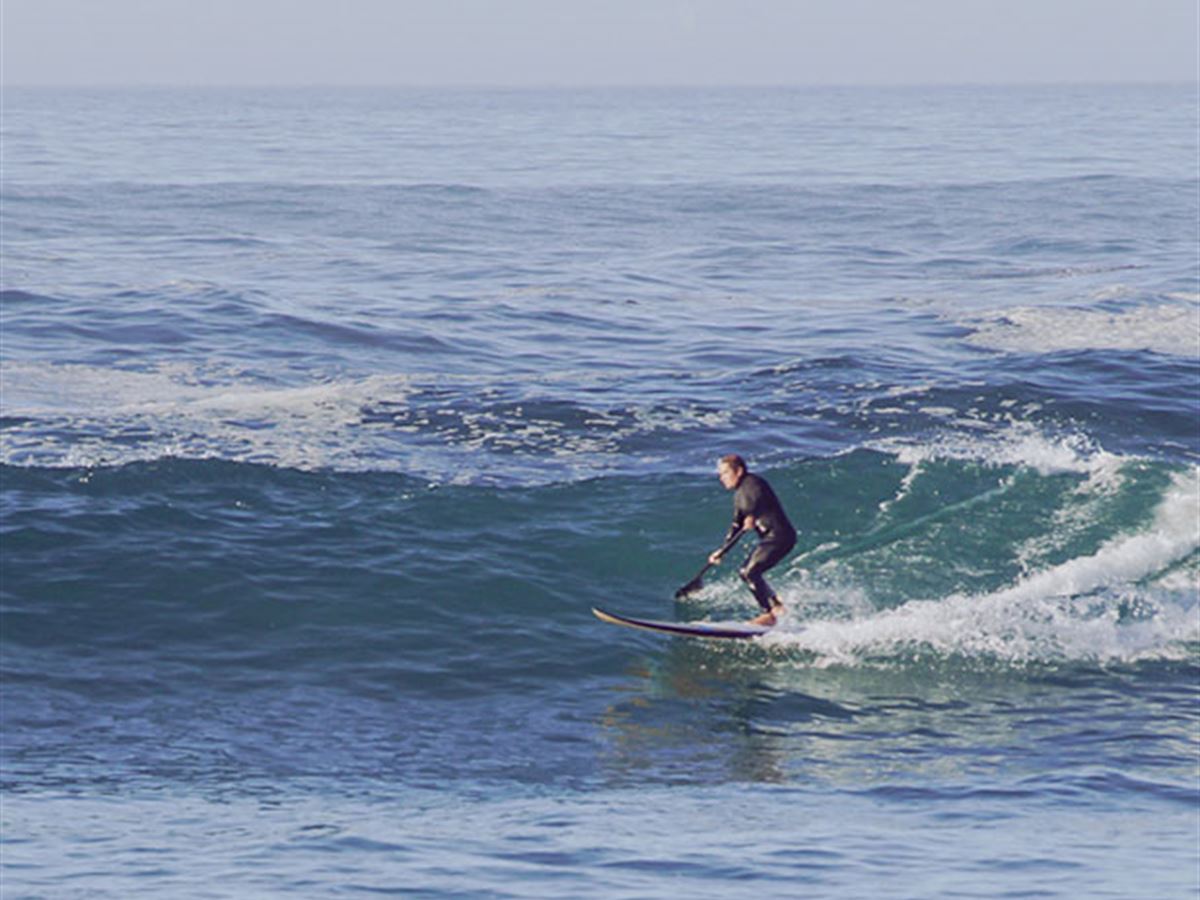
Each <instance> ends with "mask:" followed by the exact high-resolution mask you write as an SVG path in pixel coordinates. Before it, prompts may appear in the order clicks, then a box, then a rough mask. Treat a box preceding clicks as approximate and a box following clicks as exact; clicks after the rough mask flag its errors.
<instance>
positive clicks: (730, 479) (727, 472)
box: [717, 462, 746, 491]
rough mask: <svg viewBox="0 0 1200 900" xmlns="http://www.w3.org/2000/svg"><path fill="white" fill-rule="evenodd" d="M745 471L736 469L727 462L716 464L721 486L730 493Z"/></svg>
mask: <svg viewBox="0 0 1200 900" xmlns="http://www.w3.org/2000/svg"><path fill="white" fill-rule="evenodd" d="M745 471H746V470H745V469H739V468H736V467H735V466H731V465H730V464H729V463H727V462H720V463H717V477H718V478H720V479H721V486H722V487H723V488H725V490H727V491H732V490H733V489H734V488H735V487H737V486H738V482H739V481H741V480H742V475H743V474H744V473H745Z"/></svg>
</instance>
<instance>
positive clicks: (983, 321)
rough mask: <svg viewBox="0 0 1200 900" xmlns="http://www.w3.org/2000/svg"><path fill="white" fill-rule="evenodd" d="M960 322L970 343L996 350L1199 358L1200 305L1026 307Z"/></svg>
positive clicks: (1177, 303) (1179, 303)
mask: <svg viewBox="0 0 1200 900" xmlns="http://www.w3.org/2000/svg"><path fill="white" fill-rule="evenodd" d="M960 324H963V325H966V326H967V327H969V328H972V329H974V333H973V334H971V335H970V336H969V337H968V338H967V340H968V341H969V342H970V343H973V344H976V345H978V346H981V347H988V348H991V349H994V350H1005V351H1010V352H1016V353H1054V352H1058V351H1064V350H1151V351H1154V352H1157V353H1166V354H1173V355H1177V356H1187V357H1193V358H1195V357H1200V306H1198V305H1196V304H1194V303H1186V302H1174V303H1158V304H1147V305H1144V306H1139V307H1137V308H1134V309H1130V310H1126V311H1123V312H1106V311H1104V310H1098V309H1089V308H1077V307H1059V306H1053V307H1051V306H1021V307H1015V308H1009V309H1004V310H1000V311H997V312H994V313H990V314H988V315H985V316H982V317H978V318H973V319H970V320H967V321H964V322H961V323H960Z"/></svg>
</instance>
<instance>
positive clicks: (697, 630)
mask: <svg viewBox="0 0 1200 900" xmlns="http://www.w3.org/2000/svg"><path fill="white" fill-rule="evenodd" d="M592 613H593V614H594V615H595V616H596V618H597V619H599V620H600V621H601V622H609V623H611V624H613V625H624V626H625V627H626V628H641V629H642V630H643V631H657V632H658V633H659V634H675V635H679V636H681V637H695V638H725V639H735V640H736V639H739V638H740V639H742V640H745V639H747V638H756V637H762V636H763V635H764V634H766V633H767V632H768V631H770V630H771V628H772V627H773V626H771V625H747V624H746V623H745V622H659V621H656V620H654V619H635V618H633V617H632V616H619V615H617V614H616V613H610V612H605V611H604V610H602V609H598V608H596V607H594V606H593V607H592Z"/></svg>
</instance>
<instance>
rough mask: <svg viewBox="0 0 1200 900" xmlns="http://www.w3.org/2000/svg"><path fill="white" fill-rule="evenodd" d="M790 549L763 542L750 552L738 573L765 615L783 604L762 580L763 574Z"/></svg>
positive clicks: (765, 580) (763, 579) (764, 580)
mask: <svg viewBox="0 0 1200 900" xmlns="http://www.w3.org/2000/svg"><path fill="white" fill-rule="evenodd" d="M790 549H791V548H790V547H780V546H778V545H776V544H771V543H768V542H766V541H764V542H763V543H761V544H759V545H758V546H757V547H755V548H754V549H753V550H752V551H751V552H750V555H749V556H748V557H746V562H745V564H744V565H743V566H742V568H741V569H740V570H739V571H738V574H739V575H741V576H742V581H744V582H746V584H747V585H748V586H749V587H750V591H751V593H753V594H754V599H755V600H757V601H758V605H759V606H761V607H762V609H763V612H765V613H770V612H772V611H773V610H774V609H775V608H776V607H782V606H783V604H782V603H780V602H779V596H778V595H777V594H776V593H775V591H774V590H773V589H772V588H771V586H770V585H769V584H767V579H765V578H763V573H764V572H766V571H767V569H769V568H771V567H772V566H774V565H775V564H776V563H778V562H779V561H780V560H781V559H783V557H784V555H785V554H786V553H787V552H788V550H790Z"/></svg>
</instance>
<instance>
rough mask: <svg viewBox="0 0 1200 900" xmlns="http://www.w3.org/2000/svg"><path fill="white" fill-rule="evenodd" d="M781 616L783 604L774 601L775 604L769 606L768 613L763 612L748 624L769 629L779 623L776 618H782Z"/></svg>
mask: <svg viewBox="0 0 1200 900" xmlns="http://www.w3.org/2000/svg"><path fill="white" fill-rule="evenodd" d="M782 615H783V604H782V603H780V602H778V601H776V602H775V603H773V604H771V609H770V611H769V612H765V613H763V614H762V615H758V616H755V617H754V618H753V619H751V620H750V624H751V625H766V626H767V627H768V628H769V627H770V626H772V625H774V624H775V623H776V622H777V621H779V620H778V619H777V618H776V617H777V616H782Z"/></svg>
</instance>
